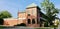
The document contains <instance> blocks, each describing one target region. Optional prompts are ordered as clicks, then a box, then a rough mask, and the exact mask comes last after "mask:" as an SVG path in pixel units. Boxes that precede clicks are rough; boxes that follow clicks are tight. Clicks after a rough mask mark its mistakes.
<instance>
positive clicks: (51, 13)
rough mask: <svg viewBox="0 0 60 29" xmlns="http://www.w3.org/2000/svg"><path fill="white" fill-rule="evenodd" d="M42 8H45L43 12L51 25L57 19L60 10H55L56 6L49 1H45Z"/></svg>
mask: <svg viewBox="0 0 60 29" xmlns="http://www.w3.org/2000/svg"><path fill="white" fill-rule="evenodd" d="M41 7H42V8H43V10H45V12H46V16H48V22H50V23H51V22H52V20H54V19H55V17H56V16H57V14H58V13H59V11H58V9H57V8H55V6H54V4H53V3H52V2H50V1H49V0H44V1H43V2H42V3H41Z"/></svg>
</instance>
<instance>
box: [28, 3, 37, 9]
mask: <svg viewBox="0 0 60 29" xmlns="http://www.w3.org/2000/svg"><path fill="white" fill-rule="evenodd" d="M36 6H37V5H36V4H35V3H32V4H30V5H28V6H27V8H29V7H36Z"/></svg>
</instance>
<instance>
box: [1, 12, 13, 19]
mask: <svg viewBox="0 0 60 29" xmlns="http://www.w3.org/2000/svg"><path fill="white" fill-rule="evenodd" d="M10 17H12V15H11V14H10V13H9V12H8V11H1V12H0V18H10Z"/></svg>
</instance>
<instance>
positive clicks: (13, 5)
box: [0, 0, 60, 18]
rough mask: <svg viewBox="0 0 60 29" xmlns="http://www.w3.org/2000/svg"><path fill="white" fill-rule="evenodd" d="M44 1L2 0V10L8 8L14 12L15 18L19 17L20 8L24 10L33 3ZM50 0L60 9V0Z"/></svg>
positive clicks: (0, 5)
mask: <svg viewBox="0 0 60 29" xmlns="http://www.w3.org/2000/svg"><path fill="white" fill-rule="evenodd" d="M42 1H43V0H0V11H2V10H7V11H9V12H10V13H11V14H12V16H13V18H17V13H18V9H19V11H24V10H25V8H26V7H27V6H28V5H29V4H31V3H35V4H37V5H38V6H41V5H40V3H41V2H42ZM50 1H51V2H53V3H54V5H55V7H56V8H59V9H60V4H59V3H60V0H50ZM58 17H59V18H60V13H59V14H58Z"/></svg>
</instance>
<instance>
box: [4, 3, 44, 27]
mask: <svg viewBox="0 0 60 29" xmlns="http://www.w3.org/2000/svg"><path fill="white" fill-rule="evenodd" d="M40 10H41V9H40V8H39V7H38V6H37V5H36V4H34V3H32V4H31V5H28V6H27V7H26V11H24V12H19V11H18V17H17V18H5V19H4V25H6V26H14V25H17V24H20V25H23V24H24V25H25V26H27V27H41V26H42V25H44V24H43V23H42V24H41V20H40V19H41V15H42V13H41V11H40Z"/></svg>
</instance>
